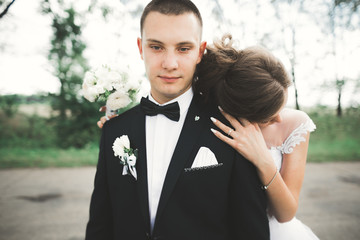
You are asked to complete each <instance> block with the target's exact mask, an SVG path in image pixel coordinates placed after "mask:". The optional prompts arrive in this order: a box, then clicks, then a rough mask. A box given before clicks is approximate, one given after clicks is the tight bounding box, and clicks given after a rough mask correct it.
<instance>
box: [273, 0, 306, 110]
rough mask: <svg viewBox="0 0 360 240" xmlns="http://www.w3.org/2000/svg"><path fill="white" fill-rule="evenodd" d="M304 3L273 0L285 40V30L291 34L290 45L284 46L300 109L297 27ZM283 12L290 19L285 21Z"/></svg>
mask: <svg viewBox="0 0 360 240" xmlns="http://www.w3.org/2000/svg"><path fill="white" fill-rule="evenodd" d="M303 3H304V0H272V4H273V7H274V8H275V16H276V18H277V19H278V20H279V22H280V23H281V28H282V29H281V32H282V33H283V35H284V37H283V39H284V41H285V39H286V37H285V32H287V33H289V35H290V41H289V42H290V45H289V46H287V47H286V44H285V43H283V48H284V49H285V50H286V54H287V56H288V58H289V62H290V65H291V79H292V82H293V86H294V90H295V92H294V93H295V107H296V109H298V110H299V109H300V104H299V100H298V88H297V86H296V63H297V41H296V37H297V36H296V29H297V27H298V21H297V18H298V15H299V12H298V11H300V12H301V11H303V12H304V8H303ZM281 7H285V8H286V9H287V11H284V10H282V11H281V10H280V8H281ZM282 14H286V15H287V18H288V20H287V21H284V18H285V16H283V15H282Z"/></svg>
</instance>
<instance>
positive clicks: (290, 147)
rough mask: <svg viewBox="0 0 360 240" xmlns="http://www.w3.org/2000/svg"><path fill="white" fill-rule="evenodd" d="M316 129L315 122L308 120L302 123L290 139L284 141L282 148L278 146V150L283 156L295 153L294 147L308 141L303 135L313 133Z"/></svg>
mask: <svg viewBox="0 0 360 240" xmlns="http://www.w3.org/2000/svg"><path fill="white" fill-rule="evenodd" d="M315 129H316V126H315V124H314V122H313V121H312V120H311V119H310V118H308V119H307V120H306V122H305V123H301V124H300V126H299V127H297V128H296V129H295V130H294V131H293V132H292V133H291V134H290V135H289V137H288V138H287V139H286V140H285V141H284V143H283V144H282V145H281V146H278V147H277V149H278V150H279V151H281V153H282V154H285V153H286V154H289V153H292V152H293V151H294V147H295V146H296V145H298V144H300V143H301V142H305V141H306V139H305V137H304V136H303V135H305V134H306V133H307V132H313V131H314V130H315Z"/></svg>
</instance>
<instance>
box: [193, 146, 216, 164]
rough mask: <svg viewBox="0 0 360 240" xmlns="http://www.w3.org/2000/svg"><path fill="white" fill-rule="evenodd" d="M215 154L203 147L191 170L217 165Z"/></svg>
mask: <svg viewBox="0 0 360 240" xmlns="http://www.w3.org/2000/svg"><path fill="white" fill-rule="evenodd" d="M217 164H218V161H217V159H216V157H215V154H214V153H213V152H212V151H211V150H210V149H209V148H207V147H201V148H200V149H199V151H198V153H197V155H196V157H195V159H194V162H193V164H192V166H191V168H201V167H208V166H213V165H217Z"/></svg>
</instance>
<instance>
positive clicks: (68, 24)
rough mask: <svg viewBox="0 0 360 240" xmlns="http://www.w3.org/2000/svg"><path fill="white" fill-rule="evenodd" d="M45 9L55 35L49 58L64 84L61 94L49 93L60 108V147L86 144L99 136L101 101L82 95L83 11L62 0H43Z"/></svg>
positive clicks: (57, 118)
mask: <svg viewBox="0 0 360 240" xmlns="http://www.w3.org/2000/svg"><path fill="white" fill-rule="evenodd" d="M54 5H55V6H56V7H54ZM55 9H56V10H55ZM42 11H43V13H44V14H47V15H50V16H51V17H52V29H53V32H54V35H53V38H52V40H51V49H50V52H49V55H48V59H49V60H50V62H51V63H52V66H53V68H54V75H55V76H56V77H57V78H58V79H59V81H60V84H61V85H60V91H59V93H58V94H50V96H51V98H52V108H53V110H55V111H56V112H57V114H56V115H55V116H54V121H55V123H56V129H57V138H58V144H59V146H60V147H70V146H73V147H83V146H84V145H86V144H87V143H88V142H89V141H93V140H94V138H95V139H96V135H97V129H96V125H95V122H96V120H97V119H98V118H99V113H98V111H97V109H99V105H97V104H94V103H89V102H88V101H86V100H84V98H83V97H82V96H80V90H81V85H82V80H83V77H84V74H85V72H86V71H87V70H88V69H89V67H88V64H87V60H86V59H85V58H84V56H83V51H84V50H85V48H86V44H85V43H84V41H83V40H82V37H81V33H82V32H81V30H82V27H83V25H82V24H81V15H80V14H78V13H77V12H76V11H75V9H74V7H73V6H72V5H70V6H66V4H65V3H64V1H62V0H57V2H55V1H52V2H50V1H49V0H44V1H43V2H42Z"/></svg>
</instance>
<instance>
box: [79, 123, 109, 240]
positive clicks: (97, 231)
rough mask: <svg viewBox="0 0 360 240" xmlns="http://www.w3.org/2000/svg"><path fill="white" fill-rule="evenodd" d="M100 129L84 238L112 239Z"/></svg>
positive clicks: (88, 239)
mask: <svg viewBox="0 0 360 240" xmlns="http://www.w3.org/2000/svg"><path fill="white" fill-rule="evenodd" d="M105 128H106V124H105V126H104V128H103V131H102V136H101V141H100V151H99V160H98V164H97V170H96V175H95V183H94V190H93V193H92V197H91V202H90V216H89V221H88V224H87V227H86V236H85V239H86V240H104V239H105V240H108V239H113V229H112V228H113V223H112V221H113V220H112V219H113V218H112V209H111V203H110V197H109V192H108V182H107V167H106V158H105V132H106V129H105Z"/></svg>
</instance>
